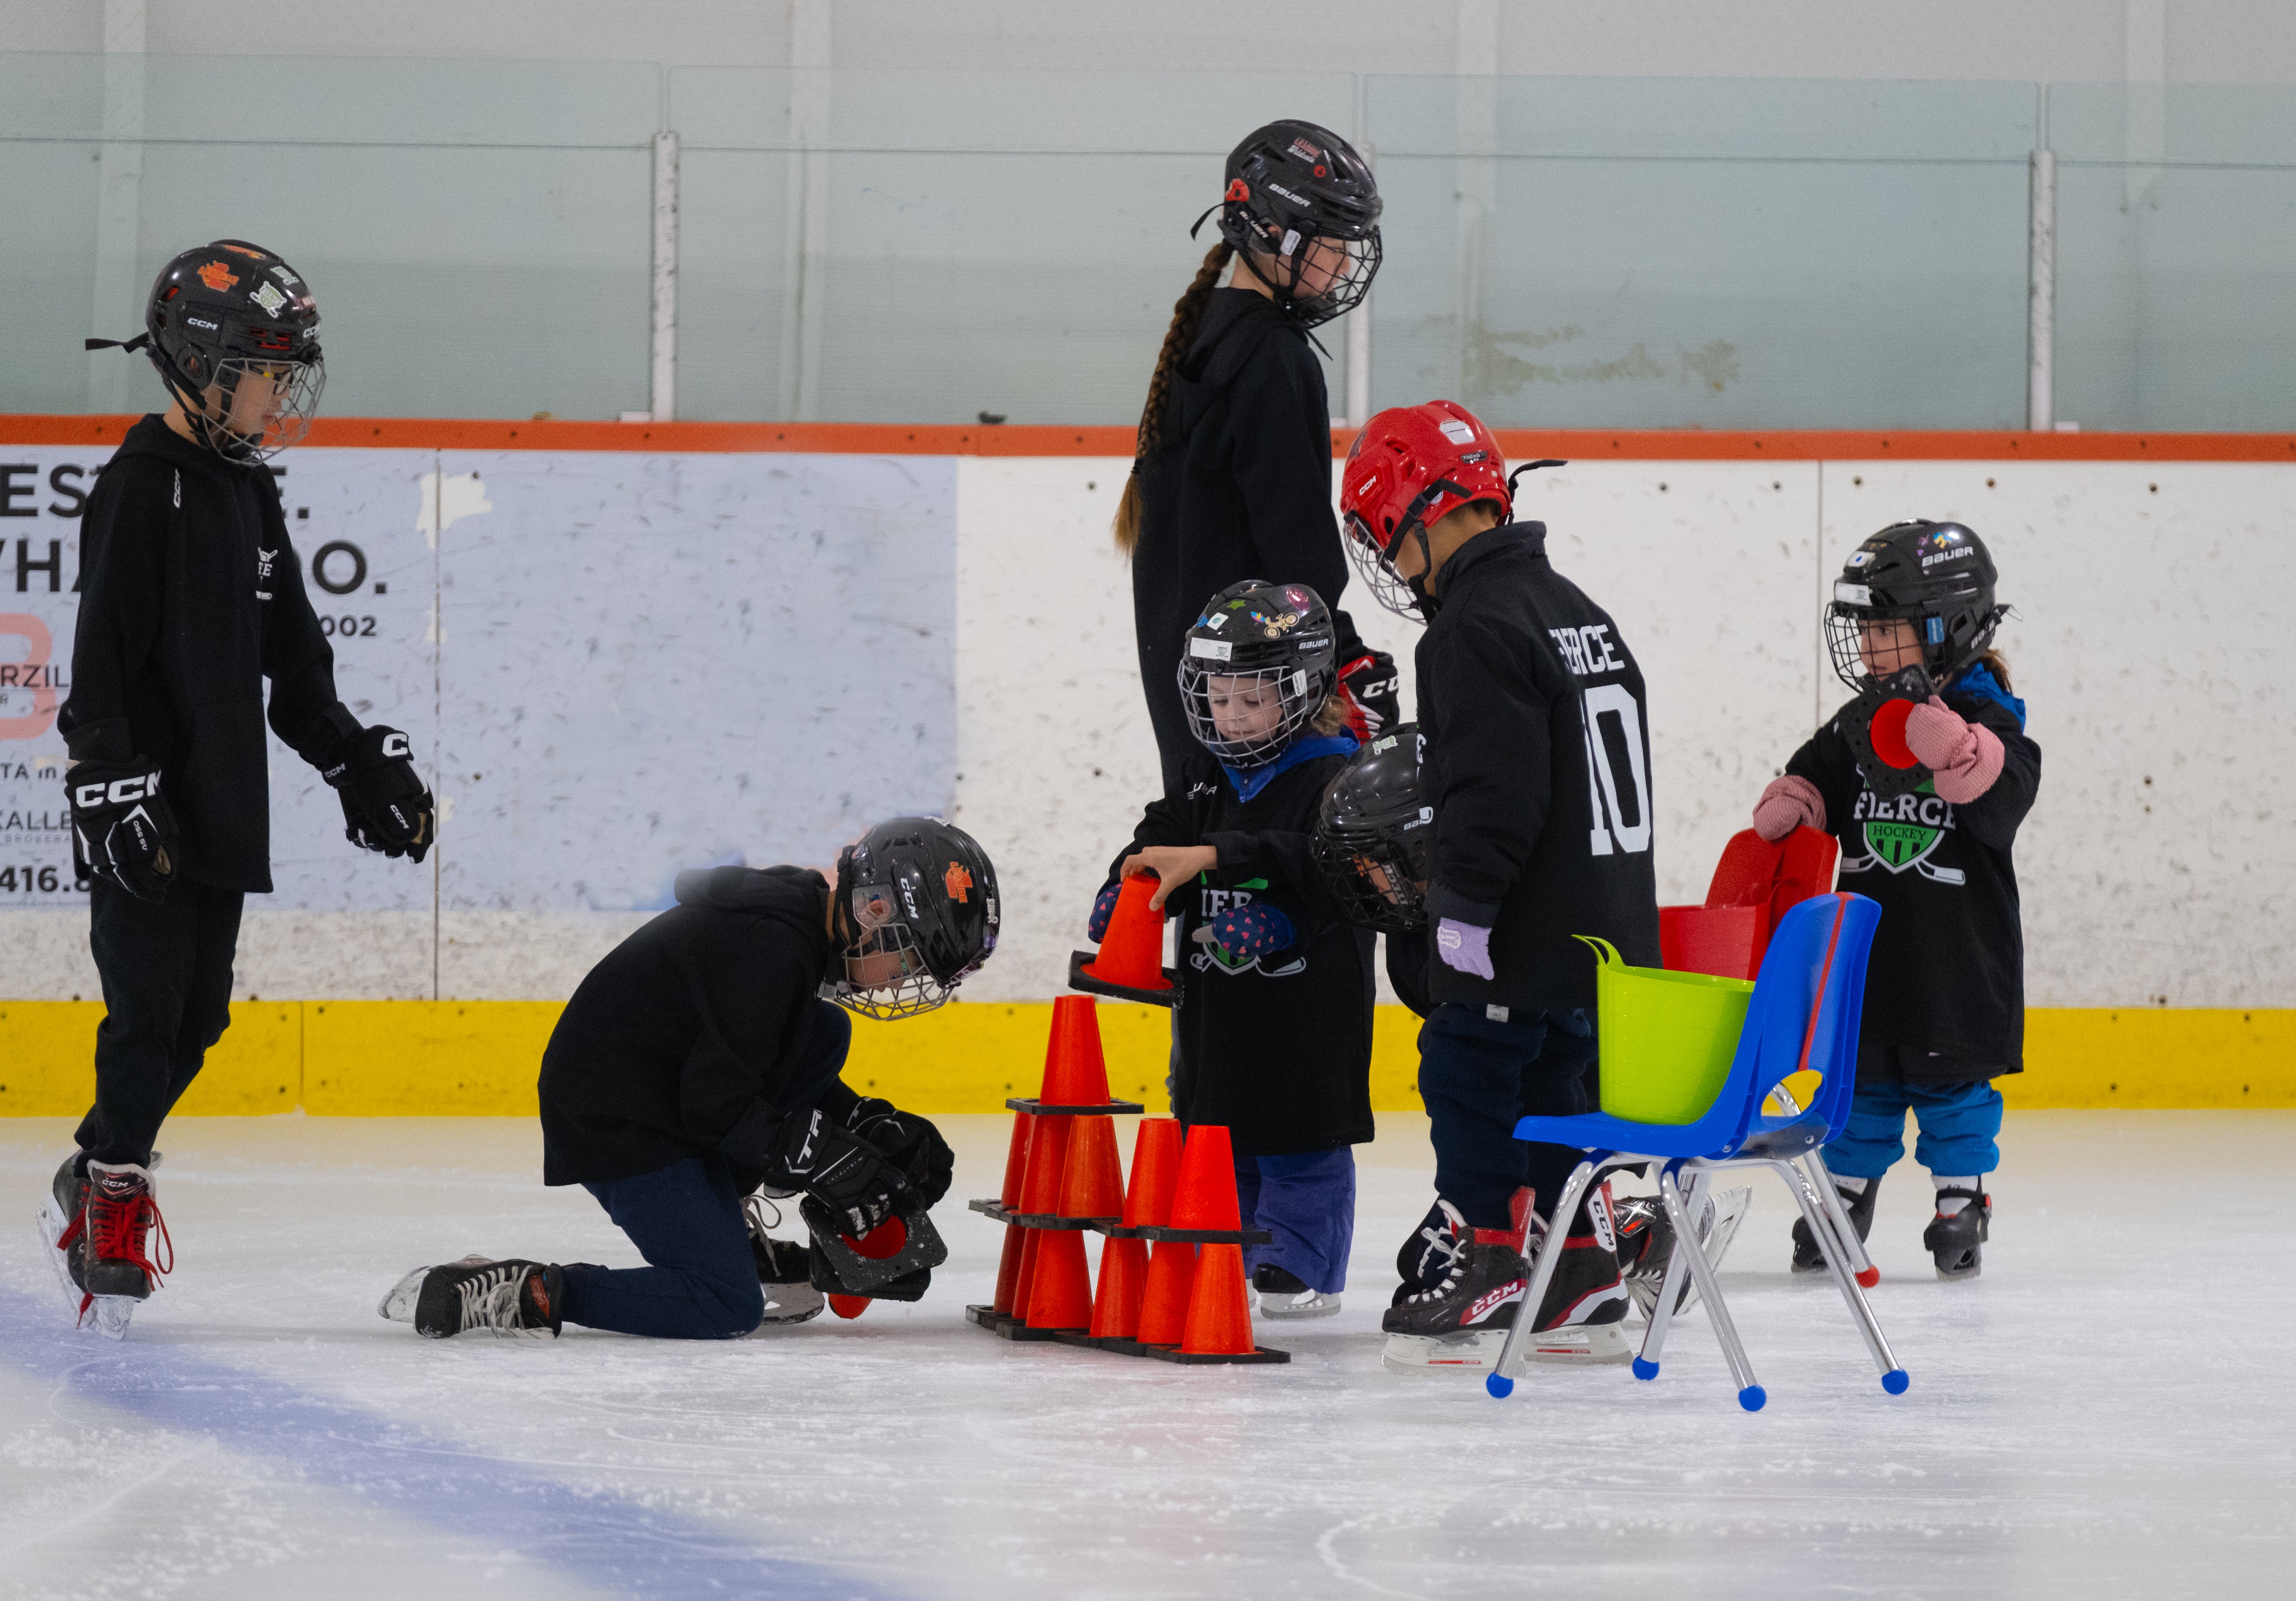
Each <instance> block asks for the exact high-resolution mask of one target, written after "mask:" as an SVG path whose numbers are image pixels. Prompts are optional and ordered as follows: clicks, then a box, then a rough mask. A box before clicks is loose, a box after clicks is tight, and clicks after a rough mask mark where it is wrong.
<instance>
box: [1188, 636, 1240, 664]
mask: <svg viewBox="0 0 2296 1601" xmlns="http://www.w3.org/2000/svg"><path fill="white" fill-rule="evenodd" d="M1188 654H1189V655H1191V656H1201V657H1203V658H1204V659H1205V660H1206V661H1230V660H1232V659H1234V655H1235V647H1234V646H1233V645H1229V644H1228V642H1227V641H1226V640H1225V639H1191V640H1189V641H1188Z"/></svg>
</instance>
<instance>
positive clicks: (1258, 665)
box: [1179, 579, 1339, 770]
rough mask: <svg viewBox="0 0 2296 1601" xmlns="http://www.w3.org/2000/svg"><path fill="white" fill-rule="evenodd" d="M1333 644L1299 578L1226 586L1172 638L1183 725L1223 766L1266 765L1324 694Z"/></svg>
mask: <svg viewBox="0 0 2296 1601" xmlns="http://www.w3.org/2000/svg"><path fill="white" fill-rule="evenodd" d="M1337 650H1338V640H1337V637H1336V635H1335V633H1334V631H1333V628H1332V614H1331V612H1330V611H1329V610H1328V609H1326V608H1325V606H1324V602H1323V598H1322V597H1321V596H1320V595H1317V594H1316V592H1315V591H1314V590H1313V589H1310V588H1308V586H1307V585H1305V584H1271V583H1269V582H1268V581H1267V579H1244V580H1243V582H1242V583H1241V584H1231V585H1229V586H1228V587H1226V588H1225V589H1223V590H1221V591H1220V592H1219V593H1218V595H1213V596H1212V598H1211V599H1210V601H1209V602H1207V603H1205V606H1204V614H1203V615H1202V616H1201V617H1199V618H1197V619H1196V625H1195V627H1193V628H1190V629H1189V630H1188V637H1187V643H1186V644H1185V645H1182V646H1181V651H1180V673H1179V678H1180V703H1181V705H1183V706H1185V708H1186V709H1187V713H1188V732H1189V733H1191V734H1193V735H1195V736H1196V740H1197V742H1198V743H1201V745H1202V746H1203V748H1204V749H1205V750H1207V751H1210V752H1211V753H1212V754H1213V755H1214V756H1216V757H1218V759H1219V760H1220V762H1221V764H1222V765H1223V766H1226V767H1231V768H1243V769H1247V770H1248V769H1250V768H1264V767H1266V766H1267V764H1268V763H1269V762H1271V761H1274V760H1275V759H1276V758H1277V757H1279V756H1281V755H1283V752H1284V751H1286V750H1287V749H1289V748H1290V747H1291V745H1292V743H1293V742H1295V741H1296V740H1298V739H1299V737H1300V735H1301V734H1303V733H1305V732H1306V730H1307V727H1308V724H1309V723H1310V722H1312V721H1313V720H1314V719H1315V716H1316V712H1317V711H1319V710H1322V709H1323V705H1324V702H1325V701H1326V700H1328V699H1330V698H1331V694H1332V691H1333V688H1334V687H1335V686H1337V684H1338V682H1339V669H1338V667H1337V665H1336V664H1335V663H1334V662H1333V655H1334V653H1336V651H1337Z"/></svg>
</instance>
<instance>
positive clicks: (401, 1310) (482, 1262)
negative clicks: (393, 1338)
mask: <svg viewBox="0 0 2296 1601" xmlns="http://www.w3.org/2000/svg"><path fill="white" fill-rule="evenodd" d="M493 1260H496V1259H495V1258H493V1257H491V1256H466V1257H464V1258H463V1259H462V1260H460V1261H456V1262H449V1263H447V1264H446V1265H447V1266H448V1267H453V1268H482V1267H484V1266H486V1264H487V1263H488V1262H490V1261H493ZM430 1272H431V1269H430V1268H415V1269H414V1271H413V1272H412V1273H409V1274H407V1275H406V1277H404V1278H402V1279H400V1280H399V1281H398V1283H397V1284H395V1285H391V1286H390V1293H389V1294H387V1295H385V1296H384V1297H383V1298H382V1299H381V1301H377V1302H376V1303H375V1308H374V1310H376V1311H377V1312H380V1313H381V1315H382V1316H384V1317H385V1318H389V1319H390V1320H391V1321H392V1322H393V1323H412V1322H414V1304H415V1302H416V1301H420V1300H422V1281H423V1280H424V1279H425V1278H427V1277H430Z"/></svg>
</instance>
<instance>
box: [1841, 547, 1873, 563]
mask: <svg viewBox="0 0 2296 1601" xmlns="http://www.w3.org/2000/svg"><path fill="white" fill-rule="evenodd" d="M1873 560H1874V553H1873V552H1872V551H1870V550H1861V551H1858V552H1857V553H1856V554H1853V555H1852V556H1851V557H1850V558H1849V560H1848V561H1847V562H1843V563H1842V565H1843V566H1844V567H1865V566H1868V565H1870V564H1871V563H1872V562H1873Z"/></svg>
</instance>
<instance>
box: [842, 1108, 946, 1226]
mask: <svg viewBox="0 0 2296 1601" xmlns="http://www.w3.org/2000/svg"><path fill="white" fill-rule="evenodd" d="M845 1126H846V1128H848V1129H850V1130H852V1131H853V1133H855V1134H857V1135H858V1136H859V1137H861V1138H863V1139H865V1140H867V1141H868V1142H869V1143H870V1144H871V1145H874V1146H876V1147H877V1149H878V1150H880V1151H881V1152H883V1153H884V1154H885V1158H886V1160H887V1161H889V1162H891V1163H892V1164H893V1165H894V1166H895V1167H897V1168H898V1169H900V1170H901V1171H902V1172H904V1173H906V1175H907V1176H908V1180H909V1182H910V1183H911V1184H912V1185H914V1186H916V1191H917V1194H918V1195H922V1196H923V1197H924V1203H925V1204H926V1205H927V1206H938V1205H939V1204H940V1199H941V1197H942V1196H943V1195H947V1194H948V1186H949V1181H950V1180H951V1179H952V1178H955V1175H956V1153H955V1152H954V1151H952V1150H950V1149H949V1148H948V1141H947V1140H945V1139H943V1138H942V1137H940V1130H939V1129H936V1128H934V1127H933V1126H932V1125H931V1123H930V1122H927V1121H925V1120H924V1119H923V1118H921V1117H919V1116H918V1115H917V1114H916V1113H915V1112H903V1111H901V1110H900V1109H899V1108H898V1107H897V1106H895V1105H894V1104H892V1103H891V1102H890V1101H881V1100H878V1099H876V1098H875V1097H874V1096H867V1097H865V1098H863V1099H862V1100H861V1101H860V1102H858V1103H857V1104H855V1106H854V1108H853V1110H852V1111H850V1112H847V1113H846V1114H845Z"/></svg>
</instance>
